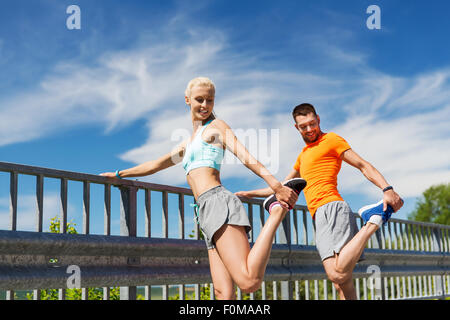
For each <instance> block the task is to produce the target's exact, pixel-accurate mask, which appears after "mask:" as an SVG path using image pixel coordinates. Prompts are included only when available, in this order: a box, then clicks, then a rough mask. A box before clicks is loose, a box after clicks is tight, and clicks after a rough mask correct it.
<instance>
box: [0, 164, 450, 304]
mask: <svg viewBox="0 0 450 320" xmlns="http://www.w3.org/2000/svg"><path fill="white" fill-rule="evenodd" d="M0 172H3V175H5V173H6V174H7V175H9V200H10V214H9V222H8V225H9V227H8V228H7V230H0V291H1V290H3V291H6V295H5V297H6V299H14V297H15V291H20V290H33V298H34V299H40V297H41V290H45V289H50V288H52V289H58V298H59V299H65V298H66V292H67V291H66V290H67V285H68V282H67V281H68V277H69V276H70V273H68V267H69V266H76V267H77V268H79V270H80V275H81V277H80V279H81V284H80V285H81V287H82V289H81V290H82V293H81V298H82V299H88V288H102V291H103V299H110V298H111V296H110V293H111V290H112V289H111V288H112V287H120V299H136V298H137V297H138V296H139V293H138V291H140V290H141V291H142V297H143V298H144V299H155V298H157V299H170V298H173V296H174V294H173V291H174V289H175V291H176V293H177V298H179V299H189V298H193V299H200V298H201V296H202V293H203V296H204V297H205V295H206V296H207V298H210V299H214V290H213V288H212V284H211V277H210V272H209V264H208V256H207V250H206V246H205V244H204V242H203V240H200V237H201V235H200V232H199V228H198V225H196V224H193V235H192V239H190V238H189V236H186V234H187V232H188V231H189V230H186V226H187V225H190V224H188V223H186V221H187V220H186V219H192V220H193V210H192V208H190V207H189V206H188V205H187V206H186V202H191V203H192V202H193V201H194V198H193V196H192V192H191V190H190V189H186V188H179V187H173V186H166V185H160V184H153V183H145V182H140V181H134V180H126V179H124V180H117V179H109V178H105V177H102V176H98V175H90V174H83V173H76V172H68V171H61V170H54V169H46V168H40V167H32V166H25V165H19V164H12V163H5V162H0ZM22 175H27V176H32V177H35V192H34V193H35V195H34V197H35V199H36V214H35V217H36V225H35V230H34V231H18V230H17V221H18V218H17V217H18V190H19V179H18V177H19V176H22ZM49 179H53V180H56V181H57V182H58V185H59V192H58V193H59V195H58V199H59V207H60V209H59V211H60V214H59V215H60V219H61V223H60V226H61V228H60V233H59V234H58V233H49V232H43V221H44V218H43V217H44V185H45V183H44V182H46V181H47V180H49ZM72 181H76V182H78V183H82V195H81V196H82V203H83V208H82V216H83V219H82V220H83V223H82V230H83V232H82V234H68V233H67V231H68V230H67V222H68V198H69V197H68V196H69V192H68V184H69V182H72ZM93 185H96V186H97V185H99V186H100V187H102V189H103V191H102V193H103V197H102V199H98V197H97V198H95V199H91V186H93ZM114 188H118V189H119V190H120V201H119V202H120V235H111V212H112V209H113V208H112V207H113V206H112V190H114ZM138 193H143V202H144V203H143V204H142V203H138V198H139V197H138ZM155 193H159V194H160V197H159V196H155ZM169 195H170V196H169ZM173 196H175V197H173ZM169 198H170V199H169ZM155 199H157V200H159V199H161V203H160V208H161V211H160V212H155V210H154V209H152V208H154V202H155ZM92 200H94V201H97V202H98V201H101V202H102V206H103V223H104V228H103V229H104V232H103V234H102V235H100V234H91V232H90V230H91V228H90V227H91V224H92V223H91V215H92V212H91V202H93V201H92ZM243 202H244V206H245V207H246V209H247V213H248V215H249V218H250V221H251V223H252V231H251V234H250V239H249V241H250V243H251V244H252V243H253V241H254V239H256V237H257V234H258V230H260V228H261V227H262V226H263V225H264V222H265V219H266V217H267V213H265V211H264V208H263V206H262V202H263V201H262V200H258V199H252V200H248V199H243ZM138 207H143V208H144V222H143V223H144V225H145V231H144V234H143V235H142V236H138V233H137V227H138V214H137V211H138ZM169 208H170V210H169ZM156 215H160V217H161V224H162V228H161V236H160V237H155V235H154V234H152V227H153V221H154V220H155V216H156ZM169 219H177V223H172V224H169ZM355 219H357V221H358V223H359V225H360V226H361V220H360V218H359V217H357V215H356V214H355ZM158 220H159V219H158ZM192 220H189V221H192ZM174 225H175V226H176V227H177V229H178V230H177V231H178V232H177V235H175V236H174V235H172V236H170V237H169V233H170V232H169V227H171V228H173V226H174ZM314 232H315V228H314V221H313V220H312V219H311V217H310V215H309V213H308V211H307V208H306V206H301V205H296V206H295V207H294V209H293V210H291V211H290V212H289V213H288V214H287V216H286V219H284V221H283V223H282V224H281V226H280V228H279V230H278V234H277V236H276V238H275V240H274V244H273V249H272V253H271V257H270V261H269V264H268V267H267V270H266V274H265V278H264V280H265V281H264V282H263V284H262V286H261V289H259V290H258V291H256V292H255V293H252V294H243V293H242V292H241V291H240V290H239V289H237V298H238V299H336V298H337V293H336V290H335V288H334V286H333V285H332V283H331V282H330V281H328V280H327V277H326V274H325V272H324V269H323V266H322V263H321V261H320V258H319V255H318V253H317V251H316V248H315V246H314ZM449 232H450V226H447V225H438V224H432V223H419V222H414V221H407V220H400V219H390V221H389V222H388V223H387V224H385V225H384V226H383V227H382V228H380V230H379V231H378V232H377V233H376V234H375V235H374V236H373V237H372V238H371V239H370V240H369V243H368V246H367V248H366V249H365V251H364V252H365V260H364V261H362V262H360V263H358V265H357V267H356V268H355V271H354V273H353V278H354V283H355V287H356V291H357V295H358V298H359V299H430V298H445V297H447V296H449V295H450V279H449V275H450V272H449V271H450V252H449ZM171 234H174V233H173V232H171ZM155 288H159V289H160V296H158V297H156V296H155V295H153V296H152V292H153V291H154V290H152V289H155ZM206 289H208V290H206ZM191 291H192V292H191Z"/></svg>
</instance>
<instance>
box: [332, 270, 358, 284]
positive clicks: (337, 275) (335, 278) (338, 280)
mask: <svg viewBox="0 0 450 320" xmlns="http://www.w3.org/2000/svg"><path fill="white" fill-rule="evenodd" d="M327 276H328V279H330V281H331V282H333V283H334V284H335V285H341V284H343V283H346V282H347V281H348V280H349V279H351V278H352V274H351V273H346V272H339V271H337V270H332V271H331V272H328V273H327Z"/></svg>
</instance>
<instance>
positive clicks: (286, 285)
mask: <svg viewBox="0 0 450 320" xmlns="http://www.w3.org/2000/svg"><path fill="white" fill-rule="evenodd" d="M290 213H291V212H290V211H288V212H287V213H286V216H285V218H284V219H283V221H282V222H281V225H280V229H279V230H280V231H279V243H281V244H287V245H288V246H289V247H290V245H291V216H290ZM289 257H290V255H288V256H287V257H286V258H285V259H283V264H284V265H285V267H286V268H288V269H289V264H290V261H289ZM280 284H281V300H292V283H291V281H281V282H280Z"/></svg>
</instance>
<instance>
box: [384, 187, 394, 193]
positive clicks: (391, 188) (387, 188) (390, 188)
mask: <svg viewBox="0 0 450 320" xmlns="http://www.w3.org/2000/svg"><path fill="white" fill-rule="evenodd" d="M388 190H394V188H393V187H392V186H387V187H386V188H384V189H383V192H386V191H388Z"/></svg>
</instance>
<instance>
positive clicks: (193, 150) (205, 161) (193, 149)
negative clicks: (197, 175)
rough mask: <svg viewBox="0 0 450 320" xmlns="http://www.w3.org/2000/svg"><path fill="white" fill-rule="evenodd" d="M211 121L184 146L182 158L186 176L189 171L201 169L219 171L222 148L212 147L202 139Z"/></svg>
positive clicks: (222, 153)
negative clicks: (208, 168)
mask: <svg viewBox="0 0 450 320" xmlns="http://www.w3.org/2000/svg"><path fill="white" fill-rule="evenodd" d="M211 121H212V120H209V121H208V122H207V123H205V124H204V125H203V126H202V127H201V128H200V129H199V130H198V131H197V133H196V135H195V137H194V139H193V140H192V142H191V143H189V144H188V145H187V146H186V150H185V152H184V157H183V161H182V164H183V168H184V170H185V171H186V175H187V174H188V173H189V171H191V170H193V169H196V168H201V167H210V168H214V169H216V170H217V171H220V166H221V164H222V160H223V156H224V153H225V151H224V150H223V149H222V148H219V147H216V146H213V145H212V144H209V143H207V142H205V141H203V139H202V133H203V131H205V128H206V127H207V126H208V124H210V123H211Z"/></svg>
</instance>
